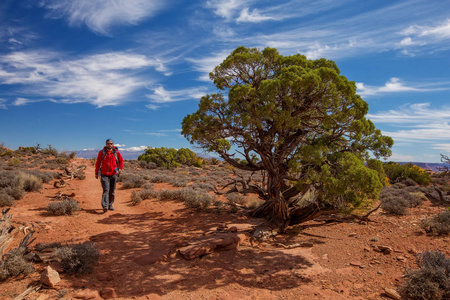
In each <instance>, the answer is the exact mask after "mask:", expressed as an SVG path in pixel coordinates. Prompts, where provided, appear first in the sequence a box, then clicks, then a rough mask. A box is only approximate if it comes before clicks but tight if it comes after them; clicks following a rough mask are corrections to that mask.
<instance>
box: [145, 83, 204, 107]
mask: <svg viewBox="0 0 450 300" xmlns="http://www.w3.org/2000/svg"><path fill="white" fill-rule="evenodd" d="M205 94H206V88H203V87H196V88H190V89H182V90H177V91H167V90H166V89H165V88H164V87H163V86H162V85H160V86H158V87H156V88H154V89H153V94H151V95H147V97H148V98H149V99H151V100H152V102H153V103H168V102H177V101H183V100H192V99H195V100H198V99H200V98H201V97H202V96H204V95H205Z"/></svg>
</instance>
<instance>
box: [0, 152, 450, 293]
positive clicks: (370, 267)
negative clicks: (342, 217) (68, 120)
mask: <svg viewBox="0 0 450 300" xmlns="http://www.w3.org/2000/svg"><path fill="white" fill-rule="evenodd" d="M75 163H76V164H86V165H87V169H86V179H85V180H72V181H70V182H69V183H68V185H67V186H66V187H64V188H62V189H56V188H54V187H53V186H52V185H50V184H48V185H45V186H44V188H43V189H42V190H41V192H40V193H29V194H27V195H26V196H25V198H24V199H22V200H19V201H16V203H15V204H14V206H13V207H12V209H11V212H12V214H13V215H14V218H13V223H14V224H15V225H16V226H33V228H34V229H35V230H36V233H35V237H36V238H37V239H36V242H35V243H50V242H62V243H81V242H85V241H91V242H94V243H95V244H96V245H97V247H98V249H99V251H100V253H101V256H100V259H99V262H98V264H97V265H96V267H95V269H94V272H93V273H92V274H89V275H82V276H75V275H68V274H64V273H62V274H61V277H62V279H63V280H62V282H61V284H60V285H58V290H59V292H58V291H55V290H44V291H42V292H41V293H44V294H45V295H46V296H48V297H49V298H48V299H58V293H60V294H59V295H62V294H64V293H65V296H64V297H63V298H64V299H75V297H76V296H78V297H81V298H83V297H85V299H87V296H86V294H89V293H91V294H89V295H92V294H96V295H98V293H99V292H100V291H102V290H104V289H105V288H114V290H115V292H116V293H117V295H118V299H159V298H162V299H237V298H239V299H380V298H385V296H383V291H384V288H385V287H391V288H395V287H396V286H398V285H399V284H400V283H401V281H402V274H403V272H404V269H405V268H407V267H414V266H415V262H414V257H413V255H412V254H410V253H409V252H408V251H409V250H411V249H413V250H414V251H416V252H418V251H424V250H430V249H447V252H448V240H446V239H442V238H432V237H428V236H426V235H423V233H422V234H421V233H420V231H421V230H420V228H419V223H420V219H421V218H423V217H426V216H430V215H433V214H435V213H436V212H438V211H440V209H439V208H435V207H431V206H429V205H426V206H424V207H421V208H418V209H416V210H415V211H414V212H413V213H412V214H411V215H409V216H405V217H402V218H389V219H388V218H387V217H386V216H384V215H382V214H381V213H380V212H376V213H374V214H373V217H372V219H373V220H374V221H375V222H372V223H369V224H368V225H361V224H357V223H331V224H324V223H317V222H310V223H308V224H305V226H304V227H298V228H293V229H291V230H289V231H288V232H287V234H285V235H282V236H278V237H277V238H276V240H275V241H274V242H273V243H271V244H259V245H255V244H254V245H251V244H250V243H249V241H248V239H246V238H245V236H246V230H248V229H249V228H251V227H252V226H253V225H254V224H256V223H257V222H260V220H254V219H248V218H246V217H239V216H237V215H233V214H229V213H223V214H218V213H214V212H198V211H193V210H190V209H186V208H185V206H184V205H183V204H182V203H180V202H179V201H168V200H164V201H161V200H158V199H148V200H145V201H143V202H141V203H140V204H139V205H137V206H132V205H131V204H130V196H131V191H132V190H129V189H127V190H125V189H121V188H120V185H119V186H118V188H117V190H116V202H115V209H116V210H115V211H108V212H107V213H103V210H102V208H101V205H100V199H101V193H102V190H101V186H100V182H99V180H97V179H95V177H94V168H93V166H92V165H91V164H90V163H89V162H88V161H87V160H86V161H85V160H82V159H77V160H76V161H75ZM163 188H172V187H171V186H170V185H168V184H155V189H157V190H159V189H163ZM57 192H63V193H66V194H70V193H75V197H74V198H75V199H76V200H77V201H79V203H80V205H81V208H82V211H81V212H80V213H78V214H76V215H73V216H52V215H49V214H48V213H47V211H46V207H47V205H48V203H50V202H51V201H52V200H50V199H49V197H52V196H54V195H55V193H57ZM222 223H225V224H227V225H228V227H230V226H233V225H235V226H236V227H237V228H238V234H240V236H241V237H243V238H244V239H243V240H242V241H241V244H240V245H239V247H238V250H237V251H222V252H214V253H212V254H209V255H206V256H204V257H202V258H198V259H194V260H186V259H183V258H182V257H180V256H178V255H177V254H176V250H177V249H178V248H179V247H180V245H183V243H186V242H189V241H192V240H194V239H196V238H198V237H201V236H202V235H204V234H205V233H206V232H208V231H210V230H212V231H214V230H216V228H217V226H218V225H219V224H222ZM19 238H20V236H19V237H18V239H19ZM375 238H376V240H377V241H378V242H373V241H375ZM276 242H279V243H283V244H285V245H288V244H289V245H290V244H295V243H302V242H310V243H313V245H314V246H313V247H312V248H294V249H284V248H280V247H276V246H275V244H276ZM374 243H375V244H384V245H388V246H391V247H393V248H394V249H395V251H396V252H395V253H392V254H391V255H383V254H380V253H377V252H374V251H372V250H371V244H374ZM446 245H447V246H446ZM448 254H449V253H447V255H448ZM399 256H401V257H403V259H402V260H399V259H398V257H399ZM43 268H44V266H40V265H37V272H35V273H34V274H33V275H32V276H28V277H26V278H23V279H22V278H15V279H11V280H8V281H6V282H4V283H2V284H1V288H0V298H1V299H3V298H4V299H13V298H14V296H15V295H18V294H19V293H21V292H22V291H24V290H25V289H26V286H27V285H28V284H29V283H31V282H33V281H36V280H38V278H39V274H40V271H41V270H42V269H43ZM83 295H84V296H83ZM36 298H37V294H34V298H33V297H30V298H29V299H36Z"/></svg>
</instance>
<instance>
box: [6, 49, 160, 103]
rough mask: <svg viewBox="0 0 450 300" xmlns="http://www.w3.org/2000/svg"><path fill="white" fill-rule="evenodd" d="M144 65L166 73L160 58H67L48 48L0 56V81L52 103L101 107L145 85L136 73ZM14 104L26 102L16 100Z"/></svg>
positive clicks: (119, 55) (123, 99)
mask: <svg viewBox="0 0 450 300" xmlns="http://www.w3.org/2000/svg"><path fill="white" fill-rule="evenodd" d="M148 68H154V69H156V70H159V71H162V72H164V73H165V72H167V70H166V69H165V67H164V65H163V64H162V63H161V62H160V61H158V60H156V59H149V58H147V57H145V56H143V55H139V54H133V53H125V52H111V53H104V54H96V55H90V56H84V57H81V58H72V59H69V58H65V57H64V55H62V54H60V53H57V52H50V51H33V52H13V53H10V54H7V55H3V56H0V84H3V85H15V86H19V87H20V86H24V87H23V88H20V93H21V94H23V95H27V94H30V95H33V97H35V95H36V94H37V95H39V96H40V97H42V98H43V99H46V100H51V101H54V102H62V103H80V102H87V103H91V104H93V105H95V106H98V107H102V106H106V105H119V104H121V103H124V102H127V101H129V99H128V95H130V94H131V93H132V92H134V91H135V90H137V89H139V88H144V87H145V85H146V84H148V79H145V80H144V79H143V78H141V77H140V76H139V75H138V72H139V71H141V70H146V69H148ZM119 82H120V84H118V83H119ZM21 98H26V97H21ZM15 104H16V105H20V104H26V101H23V100H19V101H17V100H16V103H15Z"/></svg>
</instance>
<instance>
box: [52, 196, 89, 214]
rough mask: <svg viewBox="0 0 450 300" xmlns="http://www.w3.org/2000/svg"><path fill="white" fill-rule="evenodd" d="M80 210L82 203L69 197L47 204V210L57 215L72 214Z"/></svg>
mask: <svg viewBox="0 0 450 300" xmlns="http://www.w3.org/2000/svg"><path fill="white" fill-rule="evenodd" d="M80 210H81V208H80V204H79V203H78V202H77V201H76V200H75V199H73V198H67V199H64V200H63V201H59V202H53V203H50V204H49V205H48V206H47V211H48V212H50V213H51V214H53V215H55V216H61V215H71V214H73V213H74V212H76V211H80Z"/></svg>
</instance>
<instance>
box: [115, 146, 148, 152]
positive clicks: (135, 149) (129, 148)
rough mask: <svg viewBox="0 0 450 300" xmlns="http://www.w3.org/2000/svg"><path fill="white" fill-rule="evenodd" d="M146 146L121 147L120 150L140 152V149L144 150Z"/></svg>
mask: <svg viewBox="0 0 450 300" xmlns="http://www.w3.org/2000/svg"><path fill="white" fill-rule="evenodd" d="M147 148H148V146H137V147H128V148H121V149H120V150H123V151H132V152H141V151H144V150H145V149H147Z"/></svg>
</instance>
